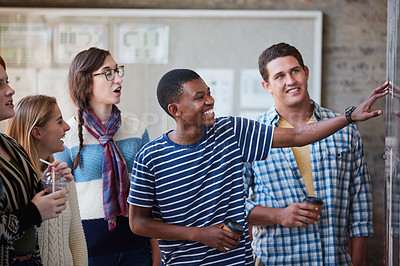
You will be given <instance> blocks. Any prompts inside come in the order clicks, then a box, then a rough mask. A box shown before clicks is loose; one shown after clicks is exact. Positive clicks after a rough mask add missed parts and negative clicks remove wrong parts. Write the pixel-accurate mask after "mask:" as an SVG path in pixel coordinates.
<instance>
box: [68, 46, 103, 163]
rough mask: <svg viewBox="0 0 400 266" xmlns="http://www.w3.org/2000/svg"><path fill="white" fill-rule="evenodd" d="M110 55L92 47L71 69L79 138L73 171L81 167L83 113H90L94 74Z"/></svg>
mask: <svg viewBox="0 0 400 266" xmlns="http://www.w3.org/2000/svg"><path fill="white" fill-rule="evenodd" d="M109 55H110V52H109V51H106V50H102V49H99V48H96V47H91V48H89V49H87V50H84V51H82V52H80V53H79V54H77V55H76V56H75V58H74V59H73V60H72V63H71V66H70V68H69V73H68V90H69V95H70V97H71V99H72V102H73V103H74V104H75V106H76V107H77V108H78V116H77V120H78V137H79V151H78V154H77V155H76V157H75V159H74V164H73V167H72V169H76V168H77V167H78V166H81V160H80V155H81V150H82V148H83V133H82V127H83V124H84V120H83V112H84V111H88V110H89V108H90V106H89V99H90V94H91V90H92V85H93V72H94V71H95V70H97V69H99V68H100V67H101V66H102V65H103V64H104V61H105V59H106V57H107V56H109Z"/></svg>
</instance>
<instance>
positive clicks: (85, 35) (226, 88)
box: [0, 8, 322, 138]
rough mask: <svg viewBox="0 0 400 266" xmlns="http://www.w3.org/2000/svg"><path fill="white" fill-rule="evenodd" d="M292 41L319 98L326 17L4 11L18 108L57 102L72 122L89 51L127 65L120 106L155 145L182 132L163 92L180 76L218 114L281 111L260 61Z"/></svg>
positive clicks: (3, 39) (0, 41)
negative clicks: (72, 77)
mask: <svg viewBox="0 0 400 266" xmlns="http://www.w3.org/2000/svg"><path fill="white" fill-rule="evenodd" d="M278 42H287V43H289V44H291V45H294V46H295V47H297V48H298V49H299V51H300V52H301V53H302V55H303V59H304V63H305V65H307V66H308V67H309V69H310V78H309V92H310V96H311V98H312V99H314V100H315V101H316V102H317V103H319V102H320V99H321V89H320V86H321V55H322V12H320V11H255V10H156V9H151V10H145V9H140V10H139V9H38V8H0V55H1V56H3V58H5V61H6V63H7V73H8V75H9V79H10V81H11V84H10V85H11V87H12V88H14V89H15V90H16V95H15V97H14V99H15V101H16V100H18V99H20V98H22V97H23V96H26V95H29V94H47V95H52V96H56V97H57V100H58V103H59V105H60V107H61V110H62V112H63V115H64V118H65V119H68V118H69V117H71V116H72V115H74V114H75V113H74V112H75V109H74V107H73V106H72V104H71V101H70V99H69V96H68V92H67V82H66V77H67V73H68V68H69V64H70V62H71V60H72V58H73V57H74V56H75V55H76V54H77V53H78V52H79V51H81V50H84V49H87V48H89V47H91V46H96V47H99V48H103V49H107V50H109V51H110V52H111V54H112V56H113V57H114V59H115V60H116V62H117V63H118V64H119V65H124V66H125V76H124V77H123V88H122V98H121V103H120V104H119V108H120V109H121V110H122V111H123V112H125V113H129V114H131V115H134V116H137V117H138V118H139V119H140V120H142V121H143V122H144V123H146V125H147V126H148V129H149V133H150V136H151V138H155V137H157V136H159V135H160V134H162V133H164V132H166V131H167V130H169V129H172V128H174V125H175V124H174V121H173V120H172V119H171V118H169V117H168V116H167V115H166V114H165V113H164V111H163V110H162V109H161V107H159V105H158V102H157V98H156V87H157V84H158V81H159V80H160V78H161V77H162V75H163V74H165V73H166V72H168V71H169V70H171V69H174V68H189V69H193V70H195V71H197V72H198V73H199V74H200V76H201V77H202V78H203V79H204V81H205V82H206V83H207V85H208V86H209V87H210V88H211V93H212V95H213V96H214V98H215V113H216V115H217V116H222V115H240V116H247V117H250V118H255V117H256V116H258V115H260V114H262V113H264V112H265V111H266V110H268V109H269V108H270V107H271V106H272V105H273V100H272V97H271V96H270V95H269V94H268V93H267V92H266V91H265V90H264V89H263V88H262V86H261V76H260V74H259V72H258V62H257V61H258V56H259V55H260V53H261V52H262V51H263V50H264V49H265V48H267V47H269V46H270V45H272V44H274V43H278Z"/></svg>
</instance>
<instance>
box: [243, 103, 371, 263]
mask: <svg viewBox="0 0 400 266" xmlns="http://www.w3.org/2000/svg"><path fill="white" fill-rule="evenodd" d="M313 104H314V117H315V119H316V121H320V120H324V119H328V118H331V117H334V116H336V115H337V114H336V113H334V112H332V111H330V110H327V109H325V108H322V107H320V106H318V105H317V104H316V103H313ZM278 120H279V115H278V113H277V112H276V110H275V108H274V107H272V108H271V109H270V110H269V111H268V112H267V113H266V114H264V115H263V116H261V117H260V118H259V119H258V121H260V122H262V123H266V124H271V125H274V126H276V123H277V122H278ZM310 156H311V166H312V175H313V183H314V189H315V195H316V196H317V197H320V198H322V199H323V201H324V205H323V208H322V211H321V218H320V220H319V222H318V224H316V225H312V224H308V226H307V227H305V228H300V227H283V226H281V225H278V224H276V225H272V226H254V227H253V242H252V248H253V252H254V253H255V255H256V256H257V257H258V258H259V259H260V260H261V261H262V262H263V263H264V264H265V265H349V264H350V262H351V258H350V255H349V252H348V239H349V237H350V238H352V237H361V236H371V235H373V224H372V193H371V180H370V176H369V172H368V167H367V164H366V161H365V159H364V154H363V147H362V141H361V136H360V133H359V132H358V130H357V128H356V127H355V126H354V125H349V126H347V127H345V128H344V129H342V130H340V131H338V132H337V133H335V134H333V135H332V136H330V137H328V138H326V139H323V140H321V141H319V142H316V143H313V144H311V145H310ZM245 191H246V193H247V196H248V199H247V202H246V211H247V212H248V213H249V212H250V211H251V210H252V209H253V208H254V207H255V206H267V207H272V208H285V207H287V206H289V205H291V204H293V203H295V202H301V201H302V200H303V199H304V197H306V196H307V190H306V187H305V184H304V182H303V179H302V177H301V174H300V171H299V168H298V167H297V163H296V160H295V158H294V156H293V152H292V149H291V148H277V149H271V151H270V154H269V156H268V158H267V160H265V161H259V162H254V163H252V164H251V165H250V164H249V165H247V167H246V170H245Z"/></svg>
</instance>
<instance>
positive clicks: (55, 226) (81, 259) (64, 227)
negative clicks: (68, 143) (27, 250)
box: [6, 95, 88, 266]
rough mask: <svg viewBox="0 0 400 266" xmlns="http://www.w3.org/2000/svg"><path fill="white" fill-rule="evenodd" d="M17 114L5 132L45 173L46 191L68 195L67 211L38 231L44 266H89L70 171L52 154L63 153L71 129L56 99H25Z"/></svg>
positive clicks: (21, 102) (43, 97)
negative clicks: (60, 190) (66, 135)
mask: <svg viewBox="0 0 400 266" xmlns="http://www.w3.org/2000/svg"><path fill="white" fill-rule="evenodd" d="M15 113H16V114H15V116H14V117H13V118H11V119H9V121H8V123H7V129H6V132H7V134H9V135H10V136H11V137H13V138H14V139H15V140H17V141H18V142H19V143H20V144H21V145H22V146H23V147H24V148H25V149H26V151H27V153H28V155H29V157H30V158H31V160H32V162H33V167H34V169H35V171H36V172H37V174H38V175H41V173H42V172H44V177H43V180H42V185H43V188H44V189H45V190H46V192H48V193H51V192H54V191H57V190H59V189H61V188H62V187H63V186H64V187H65V186H67V188H68V191H69V194H68V195H69V202H68V204H66V205H67V206H66V209H65V210H64V211H63V212H62V213H61V214H60V216H59V217H58V218H56V219H52V220H48V221H46V222H44V223H43V224H42V225H41V227H40V228H38V232H39V234H38V235H39V247H40V253H41V256H42V261H43V265H49V266H56V265H87V264H88V258H87V248H86V240H85V235H84V233H83V227H82V222H81V217H80V214H79V207H78V199H77V194H76V188H75V183H74V181H73V176H72V174H71V169H70V168H67V164H66V163H60V161H58V160H57V161H54V158H53V153H55V152H60V151H63V150H64V145H63V141H62V140H61V138H63V137H64V136H65V132H67V131H68V130H69V126H68V124H67V123H65V121H64V120H63V118H62V115H61V111H60V108H59V107H58V105H57V101H56V99H55V98H54V97H49V96H44V95H34V96H27V97H24V98H22V99H21V100H20V101H19V102H18V103H17V104H16V107H15ZM50 162H52V163H50ZM54 181H55V182H54ZM66 181H71V182H69V183H68V182H66Z"/></svg>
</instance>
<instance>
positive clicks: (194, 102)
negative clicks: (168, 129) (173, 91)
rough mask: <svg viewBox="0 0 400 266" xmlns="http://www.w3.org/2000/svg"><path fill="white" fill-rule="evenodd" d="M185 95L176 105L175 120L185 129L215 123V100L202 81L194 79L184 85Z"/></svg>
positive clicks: (183, 94)
mask: <svg viewBox="0 0 400 266" xmlns="http://www.w3.org/2000/svg"><path fill="white" fill-rule="evenodd" d="M182 87H183V93H182V95H181V97H180V99H179V101H178V103H175V104H174V106H176V110H174V111H173V113H174V117H175V120H176V121H177V122H178V121H179V123H181V124H183V125H184V127H186V128H187V127H190V126H194V127H204V126H211V125H213V124H214V123H215V114H214V98H213V97H212V96H211V91H210V88H209V87H208V86H207V85H206V84H205V83H204V81H203V80H202V79H194V80H192V81H189V82H186V83H184V84H183V85H182Z"/></svg>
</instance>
